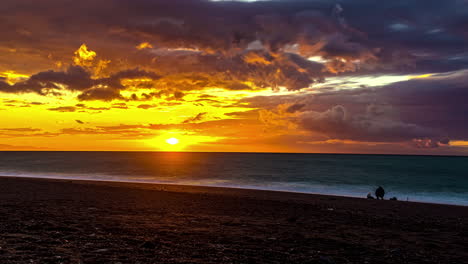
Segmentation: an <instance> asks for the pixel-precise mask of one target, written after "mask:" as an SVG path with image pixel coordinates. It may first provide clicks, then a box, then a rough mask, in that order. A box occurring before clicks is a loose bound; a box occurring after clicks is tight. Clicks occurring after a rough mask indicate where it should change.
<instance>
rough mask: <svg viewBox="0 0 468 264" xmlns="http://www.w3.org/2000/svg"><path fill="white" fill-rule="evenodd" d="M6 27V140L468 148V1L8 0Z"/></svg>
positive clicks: (378, 150)
mask: <svg viewBox="0 0 468 264" xmlns="http://www.w3.org/2000/svg"><path fill="white" fill-rule="evenodd" d="M0 34H1V37H0V116H1V118H0V121H1V123H0V150H86V151H92V150H109V151H206V152H212V151H216V152H218V151H219V152H231V151H233V152H300V153H368V154H422V155H467V154H468V117H467V113H468V104H467V100H468V49H467V47H468V1H466V0H446V1H439V0H425V1H422V0H421V1H414V0H407V1H378V3H377V2H376V1H373V0H341V1H330V0H307V1H306V0H274V1H267V0H265V1H209V0H171V1H167V0H99V1H95V0H81V1H75V0H41V1H30V0H2V5H0ZM171 138H175V139H177V140H178V144H169V143H167V140H168V139H171ZM169 142H172V143H175V141H174V140H169Z"/></svg>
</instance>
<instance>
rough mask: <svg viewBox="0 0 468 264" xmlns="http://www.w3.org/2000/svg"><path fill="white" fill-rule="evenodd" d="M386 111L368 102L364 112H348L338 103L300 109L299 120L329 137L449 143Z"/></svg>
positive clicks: (419, 145)
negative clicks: (329, 105)
mask: <svg viewBox="0 0 468 264" xmlns="http://www.w3.org/2000/svg"><path fill="white" fill-rule="evenodd" d="M386 111H387V109H385V106H377V105H369V106H368V107H367V109H366V111H365V112H364V113H362V114H355V115H350V114H349V113H347V111H346V108H345V107H343V106H340V105H337V106H334V107H332V108H330V109H328V110H326V111H324V112H314V111H306V112H303V113H302V114H301V115H300V117H299V119H300V123H301V125H302V126H303V127H304V128H305V129H307V130H310V131H313V132H318V133H321V134H323V135H325V136H326V137H328V138H330V139H343V140H346V139H348V140H355V141H364V142H365V141H367V142H411V143H416V142H418V143H420V144H417V145H418V147H425V146H427V147H436V146H439V145H441V144H448V139H446V138H442V137H441V135H440V134H438V133H437V132H436V131H433V130H432V129H430V128H427V127H421V126H418V125H416V124H411V123H405V122H402V121H401V120H397V119H394V118H392V117H391V115H387V113H386ZM427 143H430V144H427Z"/></svg>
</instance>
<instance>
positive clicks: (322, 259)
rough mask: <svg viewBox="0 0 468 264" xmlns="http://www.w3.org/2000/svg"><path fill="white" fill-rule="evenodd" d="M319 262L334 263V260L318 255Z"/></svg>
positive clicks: (323, 263)
mask: <svg viewBox="0 0 468 264" xmlns="http://www.w3.org/2000/svg"><path fill="white" fill-rule="evenodd" d="M318 263H319V264H335V263H336V262H335V261H334V260H333V259H332V258H331V257H326V256H321V257H319V261H318Z"/></svg>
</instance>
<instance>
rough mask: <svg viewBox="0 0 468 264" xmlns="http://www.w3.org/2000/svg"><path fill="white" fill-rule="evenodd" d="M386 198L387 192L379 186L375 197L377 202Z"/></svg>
mask: <svg viewBox="0 0 468 264" xmlns="http://www.w3.org/2000/svg"><path fill="white" fill-rule="evenodd" d="M384 196H385V190H384V189H383V188H382V186H379V188H377V190H375V197H376V198H377V200H379V199H380V200H383V198H384Z"/></svg>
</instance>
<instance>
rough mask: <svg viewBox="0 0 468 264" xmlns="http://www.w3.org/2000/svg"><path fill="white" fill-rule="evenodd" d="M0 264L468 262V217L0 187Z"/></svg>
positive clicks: (416, 208) (199, 196)
mask: <svg viewBox="0 0 468 264" xmlns="http://www.w3.org/2000/svg"><path fill="white" fill-rule="evenodd" d="M0 231H1V236H0V263H142V264H143V263H323V264H329V263H379V264H380V263H446V264H450V263H467V262H468V250H467V249H468V207H461V206H449V205H435V204H423V203H411V202H400V201H376V200H366V199H356V198H344V197H334V196H324V195H307V194H294V193H282V192H269V191H250V190H236V189H225V188H208V187H190V186H174V185H153V184H127V183H106V182H89V181H66V180H45V179H21V178H7V177H0Z"/></svg>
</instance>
